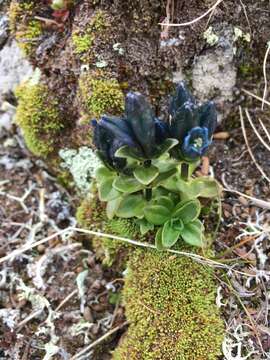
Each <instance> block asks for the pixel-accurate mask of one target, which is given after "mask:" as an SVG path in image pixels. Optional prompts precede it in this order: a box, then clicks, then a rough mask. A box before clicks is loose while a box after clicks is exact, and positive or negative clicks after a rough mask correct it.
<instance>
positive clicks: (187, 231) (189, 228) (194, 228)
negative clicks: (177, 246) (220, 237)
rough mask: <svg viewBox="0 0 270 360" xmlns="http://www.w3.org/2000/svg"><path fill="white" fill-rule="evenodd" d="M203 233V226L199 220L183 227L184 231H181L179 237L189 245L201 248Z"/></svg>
mask: <svg viewBox="0 0 270 360" xmlns="http://www.w3.org/2000/svg"><path fill="white" fill-rule="evenodd" d="M203 231H204V226H203V224H202V223H201V222H200V220H195V221H193V222H191V223H188V224H186V225H185V226H184V229H183V230H182V231H181V237H182V238H183V240H184V241H185V242H186V243H188V244H189V245H192V246H199V247H202V246H203V242H204V241H203V239H204V236H203Z"/></svg>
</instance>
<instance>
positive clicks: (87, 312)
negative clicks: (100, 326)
mask: <svg viewBox="0 0 270 360" xmlns="http://www.w3.org/2000/svg"><path fill="white" fill-rule="evenodd" d="M83 317H84V319H85V320H86V321H88V322H90V323H93V322H94V318H93V315H92V311H91V309H90V308H89V307H88V306H86V307H85V309H84V312H83Z"/></svg>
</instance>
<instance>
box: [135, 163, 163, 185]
mask: <svg viewBox="0 0 270 360" xmlns="http://www.w3.org/2000/svg"><path fill="white" fill-rule="evenodd" d="M133 174H134V176H135V178H136V179H137V180H138V181H139V182H140V183H142V184H143V185H149V184H150V183H151V182H152V181H153V180H155V178H156V177H157V176H158V174H159V172H158V168H156V167H155V166H153V165H151V166H149V167H143V166H138V167H136V169H135V170H134V172H133Z"/></svg>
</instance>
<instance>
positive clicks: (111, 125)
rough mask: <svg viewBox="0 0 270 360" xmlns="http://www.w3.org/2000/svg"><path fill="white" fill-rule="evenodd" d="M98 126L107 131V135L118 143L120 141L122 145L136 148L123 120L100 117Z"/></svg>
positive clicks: (113, 117)
mask: <svg viewBox="0 0 270 360" xmlns="http://www.w3.org/2000/svg"><path fill="white" fill-rule="evenodd" d="M99 126H100V127H102V128H104V129H107V131H108V132H109V134H111V135H112V136H113V137H115V138H116V139H118V140H119V141H122V143H123V145H129V146H131V147H136V142H135V141H134V139H133V138H132V134H131V131H130V129H129V126H128V124H127V122H126V121H125V120H124V119H121V118H117V117H115V116H110V117H109V116H102V117H101V120H100V121H99Z"/></svg>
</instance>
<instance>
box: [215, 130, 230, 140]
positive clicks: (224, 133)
mask: <svg viewBox="0 0 270 360" xmlns="http://www.w3.org/2000/svg"><path fill="white" fill-rule="evenodd" d="M229 137H230V133H228V131H220V132H218V133H216V134H214V136H213V138H214V139H215V140H226V139H229Z"/></svg>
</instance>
